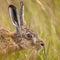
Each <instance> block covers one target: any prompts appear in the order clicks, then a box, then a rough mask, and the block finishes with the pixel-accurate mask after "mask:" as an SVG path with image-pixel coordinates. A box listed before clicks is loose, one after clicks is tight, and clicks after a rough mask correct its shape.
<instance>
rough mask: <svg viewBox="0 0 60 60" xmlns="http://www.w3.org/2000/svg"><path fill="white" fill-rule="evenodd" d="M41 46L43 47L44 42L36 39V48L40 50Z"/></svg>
mask: <svg viewBox="0 0 60 60" xmlns="http://www.w3.org/2000/svg"><path fill="white" fill-rule="evenodd" d="M41 47H44V42H43V41H37V42H36V47H35V48H36V49H37V50H40V48H41Z"/></svg>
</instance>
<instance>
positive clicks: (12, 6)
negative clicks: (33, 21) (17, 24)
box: [8, 5, 16, 9]
mask: <svg viewBox="0 0 60 60" xmlns="http://www.w3.org/2000/svg"><path fill="white" fill-rule="evenodd" d="M8 8H14V9H16V7H15V6H14V5H9V6H8Z"/></svg>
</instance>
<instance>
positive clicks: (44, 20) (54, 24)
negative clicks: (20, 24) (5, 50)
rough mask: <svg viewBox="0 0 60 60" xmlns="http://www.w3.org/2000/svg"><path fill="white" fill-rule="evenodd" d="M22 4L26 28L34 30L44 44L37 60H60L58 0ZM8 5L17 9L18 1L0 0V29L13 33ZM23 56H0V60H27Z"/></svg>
mask: <svg viewBox="0 0 60 60" xmlns="http://www.w3.org/2000/svg"><path fill="white" fill-rule="evenodd" d="M23 2H24V18H25V21H26V24H27V27H29V28H31V29H34V30H36V31H37V33H38V34H39V36H40V37H41V38H42V39H43V41H44V42H45V48H44V52H43V50H40V52H39V54H38V60H60V0H23ZM10 3H11V4H14V5H15V6H16V7H17V8H18V9H19V6H20V0H0V27H4V28H6V29H9V30H10V31H13V30H14V28H15V27H14V26H13V24H12V22H11V19H10V16H9V13H8V6H9V4H10ZM30 53H31V52H30ZM30 53H28V56H29V54H30ZM23 54H24V52H22V53H21V52H16V53H13V54H11V55H9V56H7V57H5V56H4V57H3V58H2V56H0V60H1V59H2V60H29V58H26V59H25V57H23ZM22 57H23V58H22Z"/></svg>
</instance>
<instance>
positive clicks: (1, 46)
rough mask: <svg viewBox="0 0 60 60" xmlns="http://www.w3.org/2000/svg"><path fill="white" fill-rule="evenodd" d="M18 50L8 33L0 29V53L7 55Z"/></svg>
mask: <svg viewBox="0 0 60 60" xmlns="http://www.w3.org/2000/svg"><path fill="white" fill-rule="evenodd" d="M16 48H18V45H17V44H16V43H15V42H14V41H13V39H12V38H11V37H10V32H9V31H8V30H6V29H4V28H1V29H0V53H2V54H3V53H8V52H10V51H13V50H15V49H16Z"/></svg>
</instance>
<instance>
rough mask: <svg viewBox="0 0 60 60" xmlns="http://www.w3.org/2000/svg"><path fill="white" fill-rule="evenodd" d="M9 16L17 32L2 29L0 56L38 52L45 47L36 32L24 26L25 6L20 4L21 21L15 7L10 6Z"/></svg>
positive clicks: (0, 32)
mask: <svg viewBox="0 0 60 60" xmlns="http://www.w3.org/2000/svg"><path fill="white" fill-rule="evenodd" d="M8 9H9V14H10V17H11V20H12V23H13V25H14V26H15V27H16V31H13V32H10V31H8V30H6V29H4V28H0V54H7V53H11V52H14V51H17V50H22V49H30V48H33V49H36V50H37V51H38V50H39V49H40V48H41V46H44V43H43V41H42V40H41V39H39V37H38V35H37V33H36V32H35V31H34V30H31V29H29V28H27V27H26V26H25V25H24V4H23V2H22V1H21V2H20V11H19V14H18V15H19V19H18V15H17V10H16V7H15V6H14V5H9V7H8Z"/></svg>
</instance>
